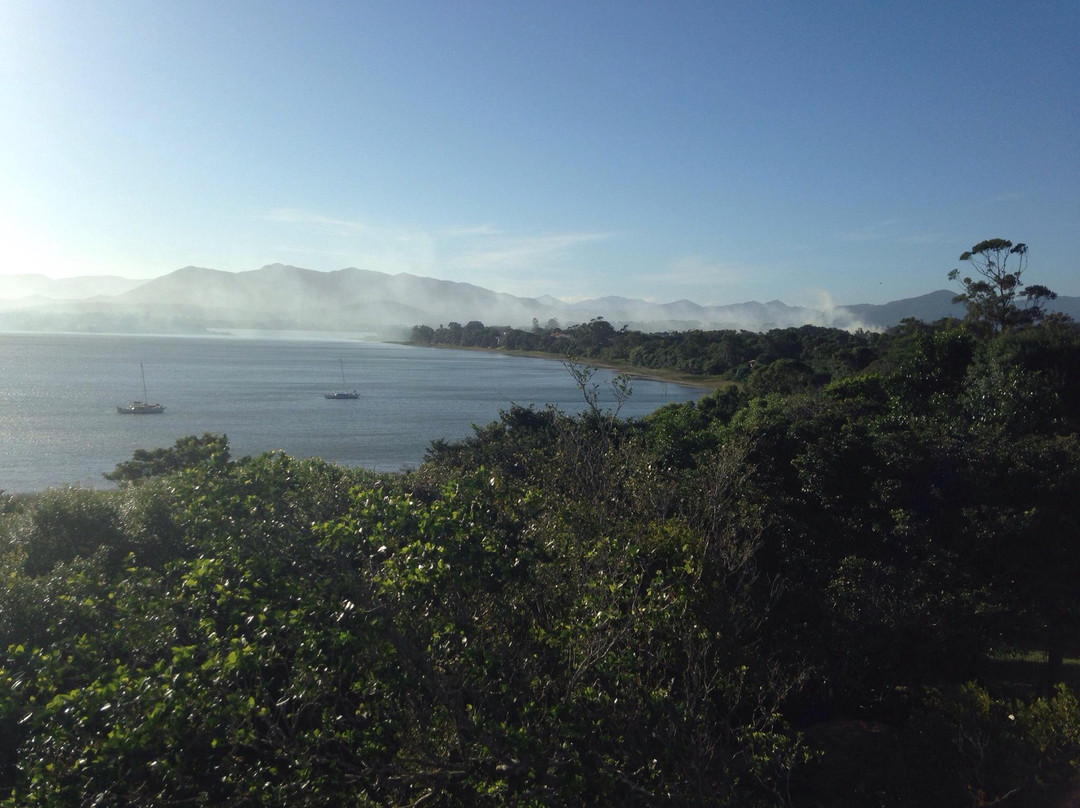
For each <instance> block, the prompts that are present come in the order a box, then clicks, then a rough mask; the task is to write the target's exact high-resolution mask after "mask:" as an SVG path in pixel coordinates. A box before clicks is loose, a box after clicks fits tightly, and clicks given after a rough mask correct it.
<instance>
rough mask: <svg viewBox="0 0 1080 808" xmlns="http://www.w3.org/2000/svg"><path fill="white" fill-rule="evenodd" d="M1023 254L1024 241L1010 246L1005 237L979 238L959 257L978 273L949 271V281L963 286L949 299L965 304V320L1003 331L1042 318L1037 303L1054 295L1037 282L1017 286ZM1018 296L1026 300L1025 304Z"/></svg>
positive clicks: (1021, 269) (1025, 250) (1024, 266)
mask: <svg viewBox="0 0 1080 808" xmlns="http://www.w3.org/2000/svg"><path fill="white" fill-rule="evenodd" d="M1027 254H1028V247H1027V245H1026V244H1015V245H1014V244H1013V243H1012V242H1011V241H1008V240H1007V239H1002V238H992V239H987V240H986V241H980V242H979V243H978V244H976V245H975V246H974V247H972V248H971V249H970V250H967V251H965V252H964V253H963V254H962V255H961V256H960V260H961V261H966V262H967V263H968V264H970V265H971V266H972V267H973V268H974V270H975V274H976V275H977V276H978V277H977V278H972V277H970V276H963V277H961V275H960V270H959V269H954V270H952V271H951V272H950V273H949V280H952V281H956V280H959V281H960V283H961V284H962V285H963V287H964V291H963V292H962V293H961V294H958V295H957V296H956V297H955V298H953V301H954V302H956V303H963V304H965V305H966V306H967V310H968V319H969V321H971V322H973V323H977V324H981V325H984V326H985V327H987V328H989V329H991V330H992V331H1004V330H1006V329H1008V328H1015V327H1018V326H1024V325H1029V324H1031V323H1034V322H1038V321H1039V320H1040V319H1042V317H1043V315H1044V312H1043V309H1042V306H1041V305H1040V304H1041V303H1042V302H1043V301H1046V300H1053V299H1055V298H1056V297H1057V294H1056V293H1055V292H1052V291H1050V289H1048V288H1047V287H1045V286H1042V285H1039V284H1033V285H1030V286H1026V287H1022V286H1021V285H1020V279H1021V276H1022V275H1023V274H1024V271H1025V270H1026V269H1027ZM1018 298H1022V299H1023V300H1024V301H1026V303H1025V305H1021V304H1020V301H1019V300H1018Z"/></svg>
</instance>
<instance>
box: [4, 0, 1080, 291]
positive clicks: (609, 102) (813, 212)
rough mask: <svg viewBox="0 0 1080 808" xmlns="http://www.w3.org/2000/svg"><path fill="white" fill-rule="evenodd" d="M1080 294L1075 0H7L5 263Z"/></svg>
mask: <svg viewBox="0 0 1080 808" xmlns="http://www.w3.org/2000/svg"><path fill="white" fill-rule="evenodd" d="M991 237H1003V238H1010V239H1012V240H1014V241H1024V242H1026V243H1027V244H1028V245H1029V247H1030V253H1029V257H1030V267H1029V271H1028V275H1027V280H1029V281H1030V282H1039V283H1044V284H1046V285H1047V286H1050V287H1051V288H1053V289H1056V290H1057V291H1058V292H1060V293H1063V294H1071V295H1080V262H1078V261H1077V251H1078V248H1080V2H1077V0H1061V1H1060V2H1016V0H1008V2H970V3H942V2H940V0H933V2H922V1H921V0H919V1H918V2H912V1H911V0H905V2H897V3H882V2H878V1H877V0H867V1H866V2H802V3H799V2H763V0H751V1H749V2H725V1H724V0H711V1H710V2H700V3H699V2H671V1H670V0H657V2H649V3H642V2H628V1H627V0H620V1H619V2H588V0H573V1H572V2H558V1H557V0H536V2H468V0H445V1H444V2H409V0H392V1H391V2H381V0H350V2H340V3H338V2H300V0H293V2H288V3H283V2H269V1H268V0H260V2H241V1H240V0H225V1H224V2H223V1H222V0H213V2H202V1H201V0H182V1H176V2H173V1H172V0H152V2H142V1H140V2H136V1H135V0H130V1H125V2H117V1H116V0H93V2H77V1H75V0H65V1H64V2H57V1H56V0H0V274H18V273H27V272H39V273H44V274H47V275H52V276H55V277H66V276H72V275H83V274H115V275H124V276H128V277H154V276H158V275H163V274H166V273H168V272H171V271H172V270H175V269H178V268H180V267H183V266H187V265H197V266H205V267H212V268H215V269H223V270H230V271H241V270H251V269H257V268H259V267H261V266H263V265H266V264H270V263H276V262H280V263H285V264H293V265H296V266H301V267H307V268H311V269H318V270H331V269H340V268H343V267H349V266H356V267H362V268H366V269H375V270H380V271H383V272H389V273H397V272H411V273H414V274H417V275H427V276H432V277H437V278H444V279H448V280H457V281H468V282H472V283H476V284H479V285H481V286H485V287H488V288H492V289H496V290H499V291H505V292H511V293H514V294H520V295H528V296H538V295H542V294H551V295H554V296H557V297H564V298H574V299H576V298H583V297H595V296H601V295H609V294H614V295H624V296H628V297H642V298H647V299H651V300H657V301H669V300H676V299H679V298H689V299H692V300H694V301H696V302H699V303H734V302H742V301H745V300H751V299H756V300H761V301H765V300H771V299H774V298H779V299H781V300H784V301H785V302H787V303H792V304H795V303H803V304H805V303H818V302H821V300H822V299H824V298H826V297H831V298H832V299H833V300H835V302H837V303H854V302H875V303H876V302H885V301H887V300H892V299H897V298H902V297H910V296H914V295H918V294H923V293H925V292H929V291H933V290H935V289H941V288H947V287H949V283H948V281H947V279H946V277H945V276H946V273H947V272H948V271H949V270H950V269H952V268H953V267H954V266H956V265H957V261H956V258H957V256H958V255H959V254H960V253H961V252H962V251H963V250H965V249H967V248H969V247H971V246H972V245H973V244H974V243H975V242H977V241H981V240H982V239H985V238H991Z"/></svg>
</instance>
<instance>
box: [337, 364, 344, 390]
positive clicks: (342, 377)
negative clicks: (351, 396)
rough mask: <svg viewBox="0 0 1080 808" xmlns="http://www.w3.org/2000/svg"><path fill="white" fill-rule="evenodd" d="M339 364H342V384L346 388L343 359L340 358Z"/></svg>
mask: <svg viewBox="0 0 1080 808" xmlns="http://www.w3.org/2000/svg"><path fill="white" fill-rule="evenodd" d="M338 364H339V365H341V386H342V387H343V388H344V387H345V363H344V362H343V361H342V360H341V359H338Z"/></svg>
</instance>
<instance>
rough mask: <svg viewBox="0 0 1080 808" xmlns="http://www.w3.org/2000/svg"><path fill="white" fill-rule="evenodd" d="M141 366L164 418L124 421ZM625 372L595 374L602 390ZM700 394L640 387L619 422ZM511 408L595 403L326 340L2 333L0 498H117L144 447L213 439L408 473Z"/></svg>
mask: <svg viewBox="0 0 1080 808" xmlns="http://www.w3.org/2000/svg"><path fill="white" fill-rule="evenodd" d="M339 360H340V362H341V364H339ZM140 363H142V364H143V366H144V368H145V371H146V384H147V394H148V399H149V401H151V402H159V403H161V404H163V405H165V407H166V410H165V413H164V414H162V415H143V416H136V415H119V414H118V413H117V412H116V405H118V404H127V403H129V402H130V401H132V400H135V399H142V397H143V391H142V380H141V377H140V375H139V364H140ZM341 365H344V372H345V385H346V388H347V389H349V390H352V389H356V390H357V391H358V392H359V393H360V398H359V399H358V400H343V401H334V400H328V399H325V398H324V397H323V394H324V393H328V392H332V391H335V390H341V389H342V378H341V376H342V367H341ZM612 375H613V374H612V373H611V372H610V371H603V370H602V371H600V372H599V373H598V375H597V377H596V380H597V381H599V382H601V388H602V389H601V392H602V393H603V392H604V382H605V380H607V379H610V378H611V376H612ZM702 394H703V391H701V390H697V389H692V388H685V387H681V386H679V385H675V384H665V383H662V382H652V381H643V380H635V381H634V384H633V395H632V396H631V398H630V401H629V402H628V404H627V405H626V406H625V407H624V409H623V411H622V414H624V415H627V416H641V415H644V414H646V413H648V412H651V411H652V410H654V409H656V408H657V407H658V406H661V405H662V404H665V403H668V402H673V401H687V400H693V399H696V398H699V397H700V396H701V395H702ZM601 402H602V403H603V402H604V397H603V395H602V397H601ZM511 403H517V404H520V405H523V406H527V405H529V404H535V405H537V406H543V405H545V404H549V403H550V404H554V405H556V406H558V407H560V408H561V409H563V410H564V411H566V412H577V411H579V410H580V409H581V408H582V406H583V402H582V398H581V393H580V391H579V390H578V389H577V387H576V386H575V384H574V381H573V379H572V378H571V377H570V375H569V374H568V373H567V371H566V369H565V368H564V367H563V366H562V364H561V363H560V362H558V361H555V360H545V359H531V358H524V357H514V356H503V355H498V354H491V353H483V352H470V351H453V350H440V349H433V348H415V347H411V346H404V345H393V344H387V343H379V342H365V341H359V340H357V341H346V340H342V339H340V338H338V339H320V338H318V336H317V335H308V338H305V339H297V338H295V336H290V337H288V338H267V337H266V336H265V335H264V336H254V335H248V336H243V337H239V336H231V337H230V336H219V337H171V336H170V337H147V336H119V335H116V336H110V335H73V334H0V489H2V490H5V491H8V492H27V491H40V490H43V489H45V488H48V487H54V486H63V485H72V484H77V485H82V486H84V487H94V488H105V487H110V485H111V484H110V483H109V482H108V481H106V480H105V479H103V478H102V476H101V475H102V474H103V473H105V472H108V471H112V469H113V468H114V467H115V466H116V464H117V463H119V462H121V461H124V460H127V459H129V458H130V457H131V455H132V453H133V452H134V451H135V450H136V449H153V448H157V447H162V446H171V445H172V444H173V443H174V442H175V440H176V439H177V438H179V437H182V436H184V435H201V434H202V433H203V432H214V433H225V434H227V435H228V436H229V443H230V446H231V450H232V455H233V457H235V458H239V457H242V456H244V455H256V454H259V453H261V452H264V451H269V450H272V449H280V450H283V451H285V452H288V453H289V454H292V455H295V456H297V457H316V456H318V457H322V458H324V459H326V460H329V461H331V462H335V463H341V464H343V465H351V466H362V467H365V468H370V469H375V470H377V471H397V470H399V469H401V468H402V467H405V466H416V465H417V464H418V463H419V462H420V461H421V460H422V459H423V455H424V451H425V450H426V449H427V447H428V445H429V444H430V443H431V441H432V440H435V439H437V438H445V439H447V440H456V439H460V438H464V437H467V436H468V435H470V434H471V433H472V425H473V424H476V425H483V424H486V423H489V422H490V421H492V420H494V419H495V418H497V417H498V414H499V412H500V410H505V409H507V408H508V407H509V406H510V405H511Z"/></svg>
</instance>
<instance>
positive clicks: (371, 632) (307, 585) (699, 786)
mask: <svg viewBox="0 0 1080 808" xmlns="http://www.w3.org/2000/svg"><path fill="white" fill-rule="evenodd" d="M977 326H978V323H976V322H972V323H969V324H967V325H963V324H958V323H939V324H937V325H935V326H926V325H921V324H913V323H909V324H905V325H904V326H902V327H901V328H900V329H897V330H895V331H894V332H891V333H889V334H886V335H880V336H878V335H863V336H862V337H860V339H865V340H866V341H867V345H865V346H862V347H866V348H867V349H868V350H870V351H872V352H873V355H872V356H870V357H863V358H862V359H859V360H858V361H855V362H854V363H852V362H851V361H850V360H849V359H847V358H837V359H836V361H835V363H833V364H832V365H829V367H832V368H833V370H831V371H829V372H828V373H825V372H823V370H822V368H823V366H825V365H828V358H827V353H828V351H827V350H825V349H822V351H821V353H820V362H817V363H815V362H813V361H812V362H809V363H805V362H804V359H800V358H796V357H792V356H783V357H778V358H777V359H775V360H774V361H772V362H755V367H754V368H753V370H752V371H750V372H749V375H747V376H746V377H745V378H743V379H742V383H741V384H740V385H736V386H729V387H726V388H724V389H722V390H718V391H716V392H715V393H713V394H710V395H709V396H706V397H705V398H703V399H701V400H700V401H698V402H694V403H689V404H671V405H668V406H666V407H663V408H661V409H660V410H657V411H656V412H655V413H653V414H652V415H650V416H648V417H646V418H643V419H638V420H627V419H623V418H620V417H618V414H617V412H613V411H610V410H605V409H603V408H602V407H600V406H599V405H598V404H597V398H596V397H595V396H592V395H591V391H592V390H593V387H592V380H593V376H592V375H591V373H590V371H589V369H588V368H587V367H583V366H580V365H572V366H571V370H572V372H573V373H574V374H575V379H576V380H577V383H578V384H579V385H580V386H581V388H582V391H583V393H584V394H585V398H586V402H587V403H588V405H589V406H587V407H586V409H585V411H584V412H583V413H582V414H580V415H577V416H570V415H566V414H564V413H562V412H559V411H558V410H556V409H553V408H548V409H534V408H520V407H512V408H511V409H510V410H509V411H507V412H504V413H503V414H502V416H501V417H500V419H499V420H497V421H496V422H494V423H491V424H489V425H487V426H484V427H481V428H477V429H476V431H475V434H473V435H472V436H471V437H470V438H468V439H466V440H464V441H460V442H454V443H448V442H443V441H437V442H435V443H434V444H432V446H431V447H430V449H429V451H428V453H427V456H426V458H425V461H424V462H423V463H422V464H421V465H420V466H419V467H418V468H417V469H415V470H413V471H410V472H408V473H402V474H396V475H383V474H375V473H372V472H367V471H363V470H359V469H347V468H342V467H338V466H334V465H331V464H327V463H324V462H322V461H320V460H304V461H300V460H295V459H293V458H290V457H288V456H286V455H282V454H276V453H275V454H266V455H261V456H259V457H255V458H241V459H232V458H230V457H229V454H228V443H227V440H226V439H225V438H224V436H213V435H204V436H202V437H201V438H195V437H192V438H185V439H182V440H181V441H178V442H177V445H176V446H174V447H172V448H171V449H162V450H157V451H153V452H143V453H141V454H138V455H137V456H136V457H135V458H133V459H132V461H129V462H126V463H121V464H120V466H118V467H117V471H116V472H114V473H113V476H112V477H111V478H112V479H115V480H116V481H117V482H118V483H119V486H120V487H119V488H118V489H116V490H111V491H85V490H80V489H65V490H51V491H48V492H45V493H43V494H41V495H35V496H31V497H24V498H19V499H7V500H5V501H4V502H3V507H2V508H0V539H2V545H0V547H2V555H0V566H2V568H0V587H2V591H0V805H5V806H12V807H13V808H14V806H29V805H41V806H67V805H72V806H75V805H113V806H119V805H191V806H217V805H235V806H249V805H250V806H325V805H402V806H404V805H427V806H436V805H445V806H453V805H492V806H501V805H536V806H540V805H544V806H547V805H650V806H651V805H673V806H675V805H704V804H708V805H732V806H774V805H798V806H841V805H843V806H954V805H976V806H979V805H992V804H1002V805H1039V804H1049V803H1048V802H1046V800H1048V799H1049V798H1050V795H1052V793H1054V789H1055V788H1060V787H1066V786H1068V785H1069V784H1070V783H1071V782H1073V781H1074V779H1075V778H1076V776H1077V772H1078V770H1080V705H1078V702H1077V695H1076V689H1075V688H1076V686H1077V684H1078V682H1077V670H1076V667H1075V666H1074V665H1072V664H1070V659H1071V658H1073V657H1075V656H1076V655H1077V653H1078V652H1080V648H1077V647H1076V645H1075V643H1076V638H1077V637H1078V636H1080V632H1078V629H1080V590H1078V589H1077V587H1076V581H1077V580H1078V576H1080V540H1078V539H1080V537H1078V535H1077V531H1078V525H1080V499H1078V498H1077V496H1076V492H1077V491H1078V490H1080V443H1078V427H1080V395H1078V393H1080V391H1078V390H1077V385H1078V383H1080V330H1078V328H1077V326H1076V325H1075V324H1073V323H1072V322H1069V321H1066V320H1063V319H1060V318H1049V319H1043V320H1038V319H1033V320H1032V321H1030V322H1025V323H1024V324H1023V326H1022V327H1021V326H1015V327H1006V328H1001V329H980V328H978V327H977ZM804 333H807V334H816V332H810V331H807V332H804ZM817 336H821V337H823V340H824V342H823V344H828V345H831V346H832V348H833V349H835V351H836V352H838V353H840V354H843V355H844V356H845V357H846V356H848V354H847V353H845V352H846V351H849V350H855V349H857V348H858V347H860V346H852V344H851V343H850V342H848V340H849V336H850V335H849V336H844V335H843V334H842V333H835V334H833V333H828V334H820V335H817ZM852 339H854V338H852ZM875 345H877V346H881V345H887V346H889V347H888V349H887V350H885V349H879V347H875ZM803 355H804V354H802V353H800V356H803ZM864 359H865V360H867V361H864ZM784 360H786V361H788V362H803V363H804V364H807V366H808V370H807V371H803V370H801V369H800V370H798V371H791V370H790V369H789V368H788V366H786V365H780V366H779V367H777V362H782V361H784ZM856 366H857V367H856ZM771 368H772V369H774V370H773V371H770V369H771ZM759 374H760V375H759ZM793 379H798V381H797V382H794V381H793ZM627 392H629V391H628V389H627V387H626V386H625V382H622V381H621V382H620V387H619V389H618V390H617V391H616V393H617V395H616V400H621V398H620V397H621V396H623V395H625V394H626V393H627ZM1032 652H1040V653H1041V654H1042V656H1041V657H1038V661H1031V659H1032V658H1031V657H1030V654H1031V653H1032ZM1010 662H1015V663H1017V664H1019V665H1023V666H1024V667H1022V668H1019V667H1012V668H1007V666H1008V665H1009V663H1010Z"/></svg>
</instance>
